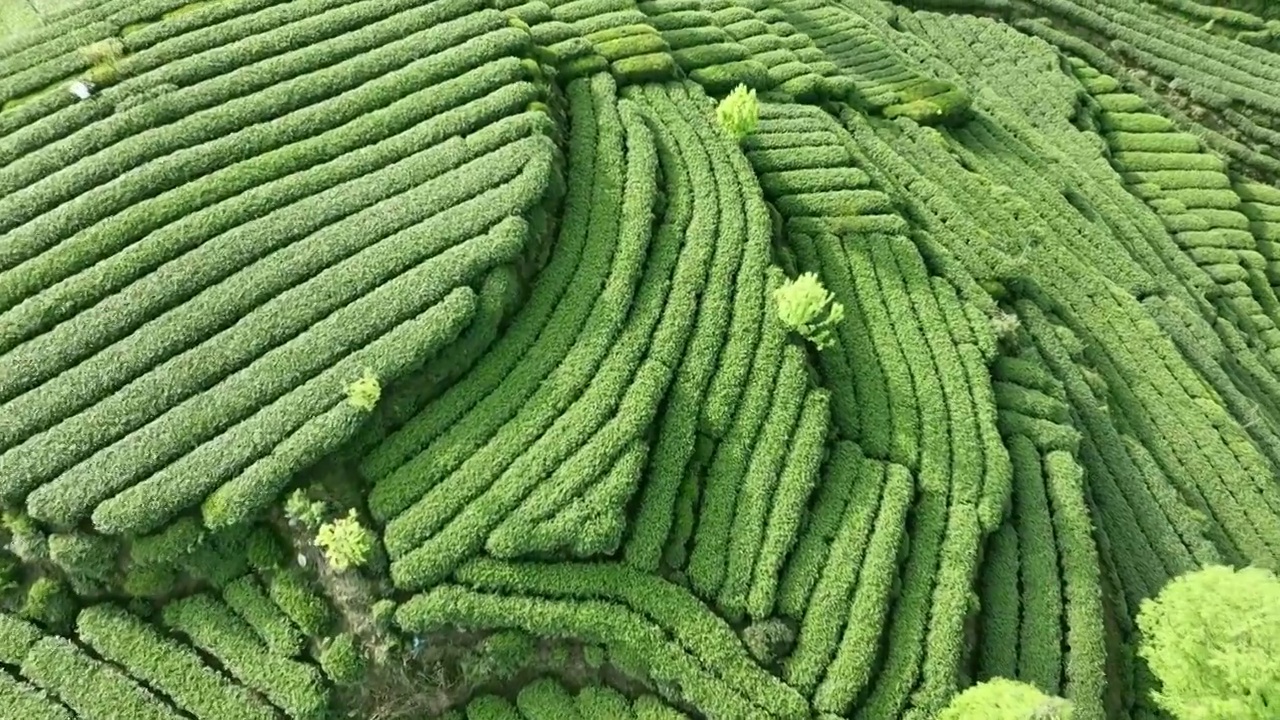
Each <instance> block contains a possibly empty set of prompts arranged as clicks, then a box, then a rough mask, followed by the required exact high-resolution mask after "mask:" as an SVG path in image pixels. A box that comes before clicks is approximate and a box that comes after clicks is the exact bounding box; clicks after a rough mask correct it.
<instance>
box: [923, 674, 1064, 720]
mask: <svg viewBox="0 0 1280 720" xmlns="http://www.w3.org/2000/svg"><path fill="white" fill-rule="evenodd" d="M1070 718H1071V703H1069V702H1067V701H1066V700H1063V699H1062V698H1055V697H1050V696H1048V695H1045V694H1044V693H1043V692H1041V691H1040V689H1039V688H1037V687H1035V686H1034V685H1029V684H1027V683H1024V682H1018V681H1016V680H1010V679H1008V678H1000V677H998V678H992V679H990V680H988V681H987V682H983V683H978V684H977V685H974V686H973V687H970V688H969V689H967V690H965V691H964V692H962V693H960V694H959V695H957V696H955V697H954V698H952V700H951V704H949V705H947V707H946V709H945V710H943V711H942V714H940V715H938V720H1070Z"/></svg>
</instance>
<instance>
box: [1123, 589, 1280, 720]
mask: <svg viewBox="0 0 1280 720" xmlns="http://www.w3.org/2000/svg"><path fill="white" fill-rule="evenodd" d="M1138 627H1139V629H1140V630H1141V632H1142V640H1141V644H1140V646H1139V649H1138V654H1139V655H1140V656H1141V657H1142V658H1143V659H1144V660H1146V661H1147V664H1148V665H1150V667H1151V671H1152V672H1153V673H1155V675H1156V677H1157V678H1159V679H1160V683H1161V688H1160V690H1159V691H1157V692H1155V693H1153V697H1154V699H1155V701H1156V704H1157V705H1159V706H1160V707H1161V708H1163V709H1164V710H1166V711H1168V712H1169V714H1171V715H1173V717H1175V718H1177V720H1263V719H1264V718H1275V717H1277V715H1278V714H1280V578H1277V577H1276V576H1275V575H1274V574H1273V573H1272V572H1271V571H1270V570H1264V569H1261V568H1253V567H1250V568H1245V569H1243V570H1235V569H1234V568H1230V567H1224V566H1210V567H1206V568H1203V569H1201V570H1197V571H1195V572H1192V573H1187V574H1186V575H1183V576H1181V577H1178V578H1175V579H1173V580H1172V581H1170V582H1169V583H1168V584H1167V585H1165V587H1164V589H1163V590H1161V591H1160V594H1159V595H1157V596H1156V598H1155V599H1147V600H1144V601H1143V603H1142V607H1141V608H1140V609H1139V611H1138Z"/></svg>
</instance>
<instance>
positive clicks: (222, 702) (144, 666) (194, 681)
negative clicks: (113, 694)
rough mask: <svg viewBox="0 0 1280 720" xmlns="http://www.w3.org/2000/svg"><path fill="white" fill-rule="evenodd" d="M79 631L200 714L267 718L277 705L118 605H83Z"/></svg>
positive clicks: (204, 717) (209, 719)
mask: <svg viewBox="0 0 1280 720" xmlns="http://www.w3.org/2000/svg"><path fill="white" fill-rule="evenodd" d="M76 633H77V635H79V637H80V639H81V640H82V641H84V642H86V643H88V645H89V646H90V647H92V648H93V650H94V652H96V653H98V654H99V655H101V656H102V657H103V658H105V659H107V660H110V661H111V662H113V663H115V664H117V665H119V666H121V667H123V668H125V669H126V670H127V671H128V672H129V674H130V675H132V676H133V677H135V678H138V679H139V680H142V681H143V682H145V683H147V684H148V685H149V686H151V687H153V688H155V689H157V690H159V691H161V692H163V693H164V694H165V695H166V696H168V697H169V698H171V699H172V700H173V702H174V704H175V705H176V706H177V707H178V708H179V709H181V710H183V711H185V712H188V713H191V714H192V715H194V716H195V717H197V718H199V720H221V719H222V718H226V720H268V719H269V718H274V717H275V716H276V715H275V710H274V709H273V708H272V707H271V706H269V705H267V704H266V703H264V702H263V701H262V700H261V699H259V698H258V697H257V696H256V695H254V694H253V693H250V692H248V691H247V690H246V689H245V688H244V687H243V686H240V685H237V684H235V683H234V682H232V681H231V680H230V679H228V678H227V677H225V676H224V675H222V674H221V673H220V672H218V671H217V670H215V669H213V668H211V667H209V666H208V665H205V664H204V662H203V660H201V658H200V656H199V655H197V654H196V652H195V651H194V650H193V649H192V648H190V647H188V646H186V645H182V644H180V643H178V642H175V641H174V640H172V639H170V638H168V637H166V636H165V635H164V634H163V633H161V632H159V631H158V630H157V629H156V628H154V627H152V626H151V625H149V624H147V623H146V622H144V621H143V620H141V619H139V618H138V617H137V616H135V615H132V614H130V613H128V612H126V611H124V610H123V609H121V608H119V607H116V606H114V605H95V606H93V607H89V608H85V609H84V610H81V611H80V616H79V618H78V619H77V620H76Z"/></svg>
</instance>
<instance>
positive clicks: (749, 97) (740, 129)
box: [716, 85, 760, 140]
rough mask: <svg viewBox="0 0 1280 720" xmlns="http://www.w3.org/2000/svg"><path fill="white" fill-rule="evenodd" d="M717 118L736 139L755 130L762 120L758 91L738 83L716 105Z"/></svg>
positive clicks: (721, 125)
mask: <svg viewBox="0 0 1280 720" xmlns="http://www.w3.org/2000/svg"><path fill="white" fill-rule="evenodd" d="M716 118H717V119H718V120H719V121H720V127H722V128H724V129H725V130H726V131H727V132H728V133H729V134H730V135H732V136H733V138H734V139H735V140H741V139H742V138H744V137H746V136H748V135H750V134H751V133H753V132H755V129H756V124H757V123H759V122H760V102H759V101H758V100H756V91H755V90H748V89H747V86H746V85H738V87H736V88H734V90H733V92H731V93H729V95H728V96H726V97H725V99H724V100H721V101H720V105H719V106H717V107H716Z"/></svg>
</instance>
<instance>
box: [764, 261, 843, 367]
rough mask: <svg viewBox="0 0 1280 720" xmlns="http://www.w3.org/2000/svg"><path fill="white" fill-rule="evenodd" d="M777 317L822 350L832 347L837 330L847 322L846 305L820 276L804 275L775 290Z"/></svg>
mask: <svg viewBox="0 0 1280 720" xmlns="http://www.w3.org/2000/svg"><path fill="white" fill-rule="evenodd" d="M773 299H774V300H775V301H776V302H777V303H778V318H779V319H780V320H782V324H783V325H786V326H787V328H788V329H790V330H794V331H795V332H798V333H800V334H801V335H802V336H804V337H805V339H807V340H809V341H810V342H812V343H813V345H814V347H816V348H818V349H819V350H822V349H825V348H826V347H827V346H829V345H831V343H832V340H833V336H832V328H834V327H835V326H836V325H837V324H839V322H840V321H841V320H843V319H844V305H842V304H840V303H838V302H836V301H835V296H834V295H832V294H831V293H830V292H829V291H828V290H827V289H826V288H825V287H823V286H822V282H821V281H820V280H818V276H817V275H816V274H814V273H804V274H803V275H801V276H800V277H798V278H796V279H795V280H791V281H788V282H786V283H784V284H783V285H782V287H779V288H778V289H777V290H774V291H773Z"/></svg>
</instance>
